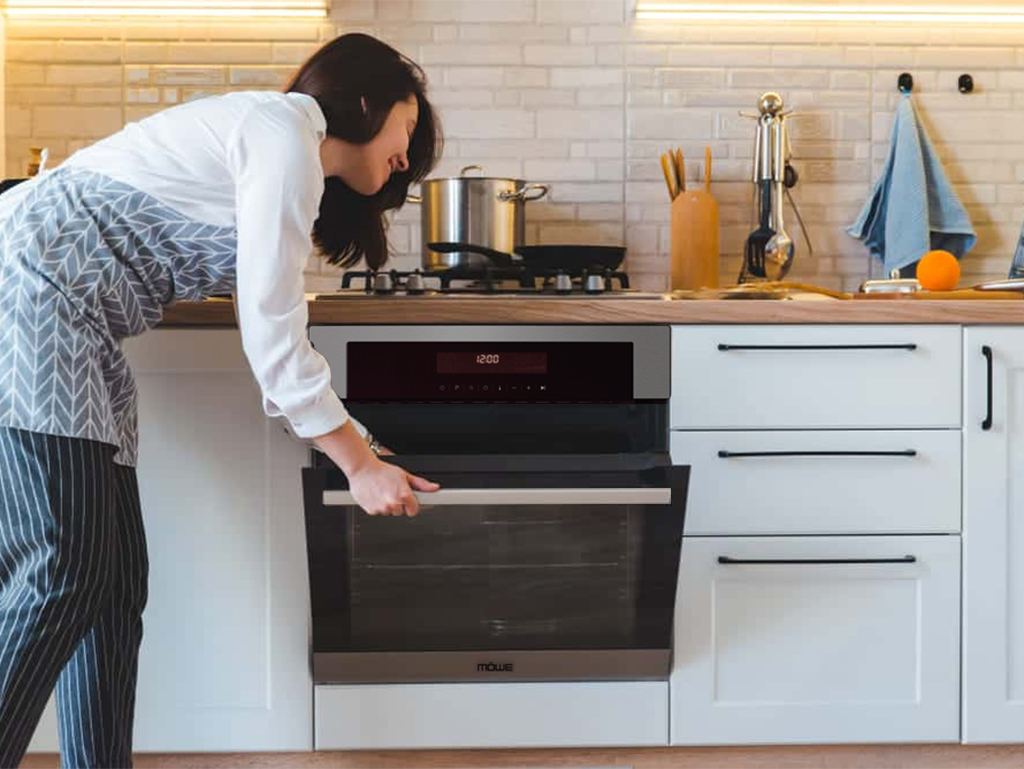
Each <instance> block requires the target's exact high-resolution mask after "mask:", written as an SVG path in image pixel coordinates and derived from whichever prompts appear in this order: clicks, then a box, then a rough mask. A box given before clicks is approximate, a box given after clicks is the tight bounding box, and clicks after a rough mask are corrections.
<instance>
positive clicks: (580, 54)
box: [523, 44, 597, 67]
mask: <svg viewBox="0 0 1024 769" xmlns="http://www.w3.org/2000/svg"><path fill="white" fill-rule="evenodd" d="M596 51H597V49H596V48H593V47H590V46H585V45H583V46H577V45H548V44H540V45H526V46H523V62H524V63H526V64H531V65H534V66H544V65H563V66H572V67H578V66H587V65H591V64H594V63H595V62H596V61H597V53H596Z"/></svg>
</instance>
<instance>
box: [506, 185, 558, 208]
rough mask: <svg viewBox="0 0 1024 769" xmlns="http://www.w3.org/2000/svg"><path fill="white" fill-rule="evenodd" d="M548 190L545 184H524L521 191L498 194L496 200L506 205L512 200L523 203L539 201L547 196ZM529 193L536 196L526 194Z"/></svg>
mask: <svg viewBox="0 0 1024 769" xmlns="http://www.w3.org/2000/svg"><path fill="white" fill-rule="evenodd" d="M548 189H549V188H548V185H546V184H526V185H523V188H522V189H519V190H516V191H515V192H499V193H498V200H501V201H503V202H506V203H507V202H509V201H512V200H522V201H523V202H530V201H532V200H540V199H541V198H542V197H544V196H545V195H547V194H548ZM530 192H536V193H537V194H536V195H532V196H529V195H528V194H529V193H530Z"/></svg>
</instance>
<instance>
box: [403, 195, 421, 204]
mask: <svg viewBox="0 0 1024 769" xmlns="http://www.w3.org/2000/svg"><path fill="white" fill-rule="evenodd" d="M405 202H406V203H422V202H423V198H421V197H420V196H419V195H406V196H405Z"/></svg>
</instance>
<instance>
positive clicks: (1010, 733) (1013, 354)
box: [963, 326, 1024, 743]
mask: <svg viewBox="0 0 1024 769" xmlns="http://www.w3.org/2000/svg"><path fill="white" fill-rule="evenodd" d="M986 353H987V354H988V355H990V356H991V368H990V366H989V358H988V355H986ZM990 370H991V375H990V373H989V371H990ZM989 386H991V398H989ZM964 400H965V403H964V531H963V543H964V560H963V569H964V614H963V676H964V687H963V736H964V742H968V743H986V742H1024V329H1022V328H1019V327H980V326H979V327H973V328H968V329H966V330H965V332H964ZM988 420H990V421H988Z"/></svg>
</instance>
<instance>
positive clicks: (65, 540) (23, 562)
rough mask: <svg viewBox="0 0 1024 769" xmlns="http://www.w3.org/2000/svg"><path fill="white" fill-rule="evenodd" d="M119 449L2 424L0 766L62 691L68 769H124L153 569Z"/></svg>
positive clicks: (15, 758)
mask: <svg viewBox="0 0 1024 769" xmlns="http://www.w3.org/2000/svg"><path fill="white" fill-rule="evenodd" d="M115 451H116V449H115V448H114V447H113V446H111V445H108V444H106V443H100V442H97V441H92V440H86V439H83V438H64V437H58V436H53V435H43V434H41V433H33V432H27V431H25V430H18V429H14V428H8V427H0V767H16V766H17V765H18V763H19V761H20V760H21V758H22V756H23V755H24V753H25V750H26V748H27V747H28V743H29V740H30V739H31V738H32V734H33V732H34V731H35V728H36V725H37V724H38V722H39V718H40V716H41V715H42V712H43V709H44V707H45V706H46V702H47V700H48V699H49V697H50V693H51V692H52V691H53V690H54V686H56V690H57V714H58V720H59V734H60V751H61V765H62V766H64V767H98V766H103V767H127V766H131V761H132V722H133V717H134V709H135V680H136V673H137V670H138V652H139V644H140V643H141V641H142V610H143V608H144V607H145V604H146V596H147V589H146V581H147V576H148V571H149V562H148V558H147V555H146V540H145V534H144V532H143V527H142V514H141V510H140V507H139V491H138V482H137V480H136V476H135V470H134V468H131V467H123V466H120V465H115V464H114V462H113V457H114V454H115Z"/></svg>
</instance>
